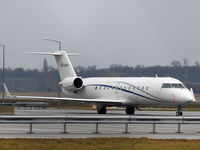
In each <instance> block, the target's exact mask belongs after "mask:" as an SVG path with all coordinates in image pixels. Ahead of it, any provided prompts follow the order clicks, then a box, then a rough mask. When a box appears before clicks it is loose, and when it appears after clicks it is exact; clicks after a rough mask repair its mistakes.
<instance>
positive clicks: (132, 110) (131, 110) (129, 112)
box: [126, 106, 135, 115]
mask: <svg viewBox="0 0 200 150" xmlns="http://www.w3.org/2000/svg"><path fill="white" fill-rule="evenodd" d="M134 113H135V108H134V107H130V106H127V107H126V114H127V115H134Z"/></svg>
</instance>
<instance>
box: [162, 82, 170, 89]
mask: <svg viewBox="0 0 200 150" xmlns="http://www.w3.org/2000/svg"><path fill="white" fill-rule="evenodd" d="M162 88H171V84H169V83H164V84H163V85H162Z"/></svg>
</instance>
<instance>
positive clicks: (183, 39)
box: [0, 0, 200, 68]
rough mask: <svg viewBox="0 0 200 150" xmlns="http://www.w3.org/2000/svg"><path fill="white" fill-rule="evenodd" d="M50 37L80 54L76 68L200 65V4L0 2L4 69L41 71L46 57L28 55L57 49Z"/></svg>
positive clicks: (154, 0) (181, 0) (161, 0)
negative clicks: (186, 60) (91, 66)
mask: <svg viewBox="0 0 200 150" xmlns="http://www.w3.org/2000/svg"><path fill="white" fill-rule="evenodd" d="M46 37H47V38H52V39H56V40H60V41H62V48H63V49H64V50H66V51H67V52H78V53H80V54H81V55H80V56H76V57H73V58H71V61H72V63H73V65H74V66H77V65H81V66H90V65H97V66H98V67H109V66H110V65H111V64H113V63H114V64H122V65H130V66H136V65H144V66H152V65H170V63H171V61H172V60H180V61H182V59H183V58H184V57H187V58H188V59H189V63H190V65H193V64H194V62H196V61H199V62H200V58H199V56H200V1H199V0H0V43H2V44H5V45H6V67H11V68H16V67H24V68H41V67H42V63H43V59H44V56H35V55H30V54H24V52H26V51H45V52H48V51H51V52H52V51H55V50H57V49H58V46H57V44H56V43H52V42H47V41H46V42H45V41H44V40H43V39H44V38H46ZM0 52H1V51H0ZM0 56H1V57H0V65H2V52H1V53H0ZM46 58H47V60H48V63H49V65H52V66H54V67H55V60H54V58H53V57H52V56H47V57H46Z"/></svg>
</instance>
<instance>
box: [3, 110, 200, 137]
mask: <svg viewBox="0 0 200 150" xmlns="http://www.w3.org/2000/svg"><path fill="white" fill-rule="evenodd" d="M15 115H94V116H95V115H97V114H96V111H95V110H56V109H41V110H24V109H23V110H18V109H16V110H15ZM108 115H125V113H124V111H122V110H108ZM135 115H137V116H174V115H175V111H136V114H135ZM184 116H200V112H196V111H184ZM124 129H125V125H115V124H110V125H109V124H103V125H102V124H100V125H99V132H100V134H94V133H93V132H94V131H95V125H94V124H69V125H67V132H69V133H67V134H63V133H62V132H63V124H33V132H34V134H27V133H26V132H28V130H29V125H27V124H24V125H23V124H13V125H11V124H0V138H99V137H129V138H141V137H146V138H153V139H200V125H198V124H193V125H190V124H184V125H181V131H182V132H183V133H181V134H177V133H175V132H177V125H175V124H171V125H169V124H157V125H156V132H157V134H152V133H151V132H152V125H144V124H142V125H141V124H130V125H129V134H124V133H122V132H124Z"/></svg>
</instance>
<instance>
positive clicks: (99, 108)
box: [97, 107, 106, 114]
mask: <svg viewBox="0 0 200 150" xmlns="http://www.w3.org/2000/svg"><path fill="white" fill-rule="evenodd" d="M97 113H98V114H106V107H97Z"/></svg>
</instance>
